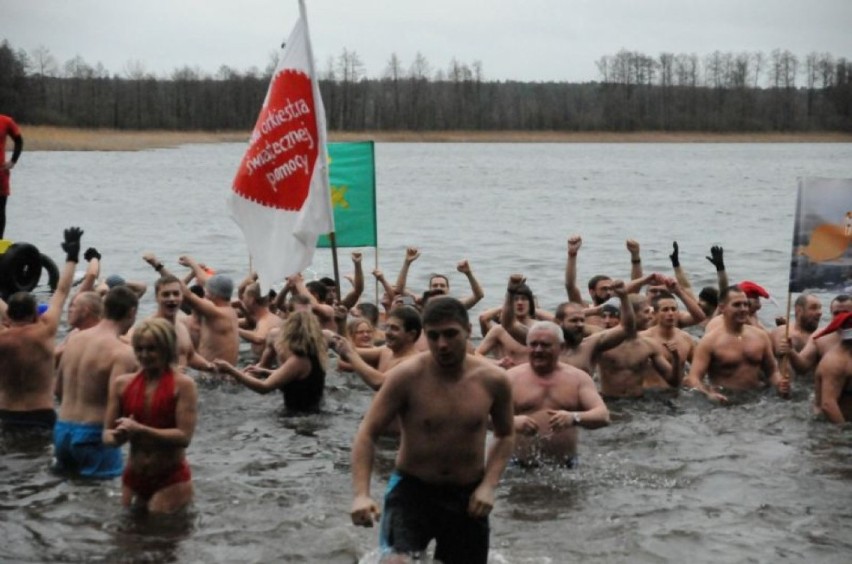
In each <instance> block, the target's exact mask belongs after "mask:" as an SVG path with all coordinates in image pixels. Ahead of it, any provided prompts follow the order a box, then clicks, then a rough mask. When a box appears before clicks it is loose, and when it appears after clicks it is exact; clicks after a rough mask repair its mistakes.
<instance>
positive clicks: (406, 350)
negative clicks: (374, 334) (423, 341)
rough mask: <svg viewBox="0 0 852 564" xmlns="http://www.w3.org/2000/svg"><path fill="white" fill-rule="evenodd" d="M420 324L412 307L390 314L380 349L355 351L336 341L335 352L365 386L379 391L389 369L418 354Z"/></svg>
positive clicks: (340, 340)
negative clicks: (383, 341)
mask: <svg viewBox="0 0 852 564" xmlns="http://www.w3.org/2000/svg"><path fill="white" fill-rule="evenodd" d="M421 330H422V324H421V321H420V314H419V313H417V310H416V309H414V308H413V307H411V306H399V307H396V308H394V309H392V310H391V312H390V317H388V320H387V324H386V326H385V344H384V346H381V347H374V348H368V349H365V348H360V349H355V348H354V347H352V346H351V345H349V344H348V343H346V342H342V341H343V340H342V339H337V340H335V342H334V343H335V344H334V349H335V350H336V351H337V353H338V354H339V355H340V357H341V358H342V359H343V360H345V361H347V362H349V363H350V364H351V365H352V367H353V368H354V369H355V372H357V373H358V375H359V376H360V377H361V379H362V380H364V382H365V383H366V384H367V385H368V386H370V387H371V388H373V389H374V390H378V389H379V388H380V387H381V386H382V384H383V383H384V381H385V373H387V372H388V371H389V370H390V369H391V368H393V367H394V366H396V365H397V364H399V363H400V362H402V361H403V360H405V359H407V358H410V357H411V356H414V355H416V354H418V350H417V347H416V344H417V340H418V339H419V338H420V333H421Z"/></svg>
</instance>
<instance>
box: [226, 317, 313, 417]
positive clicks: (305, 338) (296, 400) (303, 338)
mask: <svg viewBox="0 0 852 564" xmlns="http://www.w3.org/2000/svg"><path fill="white" fill-rule="evenodd" d="M275 345H276V347H275V348H276V349H277V350H278V354H279V360H280V364H279V366H278V368H276V369H275V370H267V369H258V368H255V369H253V370H252V371H253V372H254V373H260V374H267V375H268V376H267V377H266V378H265V379H261V378H257V377H255V376H253V375H251V374H248V373H246V372H244V371H241V370H238V369H237V368H235V367H234V366H233V365H232V364H231V363H229V362H227V361H225V360H222V359H216V360H214V361H213V364H214V365H215V366H216V369H217V370H219V371H220V372H223V373H225V374H230V375H231V376H233V377H234V378H236V379H237V380H238V381H239V382H241V383H242V384H244V385H245V386H246V387H247V388H249V389H250V390H253V391H255V392H257V393H259V394H268V393H269V392H271V391H273V390H279V389H280V390H281V392H282V393H283V394H284V405H285V406H286V407H287V408H288V409H291V410H293V411H316V410H317V409H319V404H320V401H321V400H322V393H323V388H324V387H325V371H326V368H327V366H328V348H327V346H326V342H325V339H324V337H323V334H322V328H321V327H320V325H319V321H317V319H316V317H315V316H314V314H313V313H311V312H309V311H295V312H293V313H291V314H290V315H289V316H287V319H286V320H285V321H284V324H283V325H282V326H281V331H280V333H279V334H278V337H277V339H276V342H275Z"/></svg>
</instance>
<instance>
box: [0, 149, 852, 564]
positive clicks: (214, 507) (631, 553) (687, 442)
mask: <svg viewBox="0 0 852 564" xmlns="http://www.w3.org/2000/svg"><path fill="white" fill-rule="evenodd" d="M242 149H243V147H242V146H241V145H233V144H223V145H193V146H185V147H181V148H177V149H163V150H154V151H143V152H135V153H95V152H92V153H83V152H79V153H77V152H69V153H47V152H27V153H25V154H24V155H23V156H22V159H21V162H20V163H19V166H18V167H16V169H15V171H14V174H13V186H12V189H13V195H12V197H11V198H10V200H9V207H8V215H9V223H8V226H7V231H6V232H7V236H8V237H10V238H12V239H15V240H19V241H27V242H30V243H34V244H36V245H37V246H38V247H39V248H40V249H41V250H42V252H45V253H47V254H49V255H51V256H53V257H54V258H55V259H56V261H57V263H59V262H61V258H62V255H63V253H62V252H61V251H60V249H59V243H60V242H61V239H62V229H63V228H64V227H67V226H70V225H80V226H82V227H83V228H84V229H85V232H86V233H85V235H84V238H83V245H84V247H87V246H90V245H91V246H95V247H97V248H98V249H99V250H100V251H101V253H102V254H103V257H104V258H103V274H104V275H108V274H112V273H121V274H122V275H123V276H125V277H126V278H129V279H139V280H143V281H146V282H149V283H153V281H154V277H153V276H152V272H151V270H150V268H149V267H148V266H147V265H145V264H144V263H143V262H142V260H141V258H140V257H141V255H142V253H143V252H145V251H149V250H150V251H154V252H156V253H157V254H158V255H159V256H160V257H161V258H162V259H163V260H164V261H165V262H167V264H169V265H170V266H172V267H173V268H174V269H175V270H176V271H180V270H181V269H180V268H179V267H177V266H176V259H177V257H178V256H179V255H181V254H185V253H190V254H192V255H193V256H195V257H196V258H197V259H199V260H201V261H203V262H206V263H208V264H210V265H212V266H214V267H215V268H217V270H219V271H220V272H225V273H228V274H231V275H233V276H234V277H241V276H242V275H243V274H244V272H245V269H246V268H247V265H248V259H247V254H246V251H245V245H244V243H243V242H242V238H241V234H240V232H239V230H238V228H237V227H236V225H235V224H234V223H233V222H232V221H231V220H230V219H229V218H228V217H227V214H226V213H225V211H224V201H225V197H226V195H227V193H228V190H229V186H230V182H231V180H232V178H233V175H234V172H235V170H236V166H237V164H238V163H239V160H240V158H241V154H242ZM376 158H377V182H378V188H377V189H378V216H379V265H380V267H381V268H382V269H383V270H384V271H385V272H386V273H388V274H389V277H391V278H392V277H395V276H396V273H397V271H398V269H399V266H400V264H401V263H402V256H403V253H404V249H405V247H406V246H409V245H416V246H418V247H419V248H420V249H421V252H422V257H421V258H420V260H419V261H417V262H416V263H414V265H413V267H412V272H411V275H410V277H409V284H410V285H411V286H412V287H414V288H420V289H422V288H425V285H426V280H427V278H428V275H429V274H430V273H431V272H443V273H447V274H448V275H449V277H450V282H451V288H452V289H453V290H454V292H455V293H457V294H463V293H465V292H466V291H467V288H466V287H465V279H464V277H463V276H461V275H460V274H459V273H457V272H456V271H455V264H456V263H457V262H458V261H459V260H461V259H463V258H468V259H470V262H471V265H472V267H473V270H474V273H475V274H476V275H477V277H478V278H479V280H480V282H481V283H482V285H483V287H484V289H485V292H486V298H485V300H484V301H483V302H482V303H481V304H480V306H478V307H477V309H476V310H474V314H476V313H478V312H479V311H481V310H482V309H484V308H485V307H490V306H494V305H498V304H499V303H500V301H501V299H502V295H503V290H504V288H505V283H506V280H507V278H508V276H509V274H511V273H513V272H523V273H524V274H525V275H526V276H527V279H528V282H529V284H530V286H531V287H532V289H533V291H534V292H536V294H537V295H538V298H539V304H540V307H545V308H547V309H551V310H552V309H553V307H554V306H555V305H556V304H557V303H559V302H560V301H563V300H564V299H565V292H564V286H563V280H562V279H563V271H564V266H565V255H566V251H565V248H566V247H565V241H566V239H567V237H568V236H569V235H571V234H573V233H580V234H582V236H583V240H584V243H583V248H582V250H581V254H580V259H579V282H580V285H581V287H582V286H584V284H583V283H584V282H585V280H587V279H588V278H589V277H591V276H592V275H594V274H598V273H607V274H610V275H612V276H615V277H626V276H627V275H628V273H629V266H630V264H629V255H628V253H627V251H626V250H625V247H624V240H625V239H626V238H628V237H632V238H635V239H637V240H639V241H640V243H641V244H642V256H643V262H644V267H645V269H646V271H647V270H660V271H664V272H670V263H669V260H668V254H669V253H670V251H671V242H672V240H677V241H678V243H679V244H680V248H681V262H682V264H683V266H684V268H685V269H686V270H687V271H688V273H689V274H690V276H691V278H692V281H693V285H695V286H697V287H700V286H702V285H705V284H712V283H715V272H714V270H713V267H712V266H711V265H710V264H709V263H708V262H707V261H706V260H705V259H704V256H705V255H707V254H708V250H709V248H710V246H711V245H715V244H719V245H722V246H723V247H724V248H725V258H726V264H727V267H728V272H729V274H730V276H731V280H732V281H737V280H741V279H746V278H747V279H750V280H754V281H757V282H758V283H760V284H762V285H764V286H765V287H767V288H768V289H769V291H770V293H772V294H773V296H775V300H776V302H777V305H773V304H771V303H770V304H767V305H766V306H765V307H764V309H763V311H762V313H763V315H764V318H765V319H766V320H771V318H772V317H774V315H777V314H782V313H783V311H782V310H783V309H784V308H785V306H786V285H787V276H788V268H789V259H790V245H791V239H792V230H793V214H794V207H795V192H796V179H797V177H801V176H823V177H839V178H852V144H755V145H752V144H679V145H675V144H623V145H622V144H588V145H587V144H535V145H533V144H529V145H514V144H379V145H377V147H376ZM329 255H330V252H329V251H327V250H318V251H317V256H316V260H315V264H314V266H313V267H312V270H314V271H316V272H317V273H319V274H320V275H329V274H330V273H331V260H330V256H329ZM365 255H366V259H365V262H366V265H367V268H366V270H367V271H369V270H370V269H371V268H372V267H373V265H374V260H375V258H374V257H375V254H374V253H373V251H372V250H367V251H365ZM350 270H351V263H350V262H349V258H348V256H347V251H343V252H341V271H342V273H347V272H349V271H350ZM368 288H370V286H369V285H368ZM371 294H372V290H371V289H368V292H367V296H366V299H370V296H371ZM823 297H824V298H828V296H823ZM143 302H144V303H143V306H142V308H141V309H142V314H147V313H149V312H151V311H153V310H154V304H153V298H152V297H151V296H150V295H147V296H146V297H145V298H144V300H143ZM824 305H825V309H826V310H827V305H828V302H827V299H824ZM808 393H809V391H808V390H807V389H802V388H801V387H800V389H798V390H797V391H796V392H795V394H794V398H793V399H792V400H791V401H781V400H779V399H776V398H775V397H772V396H766V397H756V398H753V399H751V400H748V401H744V402H742V403H739V404H736V405H732V406H729V407H713V406H710V405H709V404H708V403H707V402H706V401H704V400H703V399H702V398H697V397H693V396H692V395H689V394H687V395H682V396H681V397H680V398H678V399H677V400H675V401H674V402H672V403H669V404H663V403H659V402H655V401H647V402H639V403H633V404H628V403H625V404H616V405H612V406H610V407H611V409H612V411H613V424H612V425H611V426H610V427H608V428H606V429H600V430H596V431H585V432H583V433H582V435H581V447H580V456H581V458H582V463H581V466H580V468H579V469H578V470H571V471H567V470H553V469H551V470H547V469H546V470H540V471H537V472H530V471H521V470H518V469H509V470H508V471H507V473H506V474H505V476H504V480H503V483H502V484H501V486H500V488H499V490H498V498H497V505H496V507H495V510H494V513H493V517H492V536H491V545H492V555H491V561H492V562H495V563H497V562H511V563H533V562H536V563H537V562H569V561H583V562H668V561H672V562H675V561H687V560H688V561H690V562H719V561H722V562H743V561H750V562H765V561H790V562H804V561H808V562H813V561H818V562H847V561H849V559H850V557H851V556H852V541H850V539H849V534H848V531H849V528H850V526H852V511H850V509H849V499H850V496H849V492H850V486H852V463H850V460H852V458H850V457H851V456H852V436H850V434H849V428H848V427H846V428H837V427H834V426H831V425H828V424H826V423H824V422H821V421H814V420H812V418H811V415H810V409H809V401H808ZM370 397H371V394H370V392H369V391H368V390H367V389H366V387H365V386H363V385H362V384H361V383H360V381H358V380H357V378H356V377H353V376H351V375H345V374H332V375H330V377H329V378H328V380H327V390H326V400H325V406H324V409H323V412H322V413H320V414H318V415H312V416H308V417H291V416H287V415H286V414H285V413H284V412H283V409H282V402H281V398H280V397H279V396H278V395H275V394H272V395H270V396H266V397H262V396H258V395H256V394H254V393H252V392H250V391H248V390H246V389H243V388H241V387H236V386H235V385H227V384H223V385H213V384H202V389H201V393H200V400H199V401H200V405H199V408H200V417H199V422H198V428H197V431H196V435H195V439H194V441H193V443H192V445H191V446H190V448H189V450H188V457H189V460H190V464H191V466H192V472H193V477H194V481H195V490H196V499H195V502H194V505H193V508H192V511H191V512H190V513H189V514H188V515H186V516H182V517H173V518H168V519H150V518H148V519H146V518H141V517H138V516H134V515H130V514H128V513H126V512H125V511H123V510H122V509H121V507H120V504H119V497H118V496H119V489H120V484H119V481H118V480H116V481H113V482H108V483H97V484H92V483H86V482H80V481H74V480H63V479H60V478H58V477H56V476H54V475H52V474H51V473H50V471H49V462H50V451H51V449H50V447H49V445H47V444H44V443H38V442H32V441H27V440H25V439H21V438H12V437H8V436H7V437H3V438H2V439H0V473H2V475H3V476H4V479H3V480H2V483H0V546H2V548H0V560H2V561H12V562H60V561H61V562H64V561H69V562H70V561H104V562H116V561H127V562H130V561H148V562H169V561H175V562H177V561H180V562H233V561H240V562H268V561H279V562H355V561H358V560H359V559H362V558H365V557H366V559H367V560H370V559H375V548H376V544H377V540H376V531H375V530H366V529H361V528H355V527H353V526H352V525H351V524H350V523H349V517H348V509H349V505H350V501H351V490H350V476H349V453H350V445H351V439H352V435H353V432H354V429H355V428H356V426H357V424H358V421H359V420H360V417H361V415H362V414H363V412H364V411H365V409H366V408H367V406H368V404H369V401H370ZM393 446H394V445H393V443H392V442H388V443H386V444H384V445H383V448H382V449H381V450H380V453H379V460H378V464H377V476H376V478H375V480H374V486H373V493H374V495H376V496H380V495H381V492H382V491H383V489H384V484H385V480H386V477H387V475H388V473H389V472H390V470H391V468H392V464H393V454H394V451H393Z"/></svg>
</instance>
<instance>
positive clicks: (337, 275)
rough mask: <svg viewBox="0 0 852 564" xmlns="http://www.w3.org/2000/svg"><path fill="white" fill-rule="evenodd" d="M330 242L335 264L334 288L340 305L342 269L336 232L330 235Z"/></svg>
mask: <svg viewBox="0 0 852 564" xmlns="http://www.w3.org/2000/svg"><path fill="white" fill-rule="evenodd" d="M328 241H329V242H330V243H331V258H332V261H333V262H334V287H335V292H337V303H340V269H339V267H338V266H337V237H335V235H334V231H332V232H331V233H329V234H328Z"/></svg>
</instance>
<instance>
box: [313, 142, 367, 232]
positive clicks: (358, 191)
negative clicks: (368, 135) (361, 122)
mask: <svg viewBox="0 0 852 564" xmlns="http://www.w3.org/2000/svg"><path fill="white" fill-rule="evenodd" d="M328 157H329V158H328V177H329V182H330V184H331V204H332V207H333V210H334V227H335V231H334V234H335V238H336V239H337V246H338V247H376V246H377V245H378V235H377V232H376V165H375V153H374V145H373V142H372V141H365V142H361V143H329V144H328ZM317 246H318V247H324V248H328V247H331V243H330V242H329V240H328V236H327V235H322V236H320V238H319V243H317Z"/></svg>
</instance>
